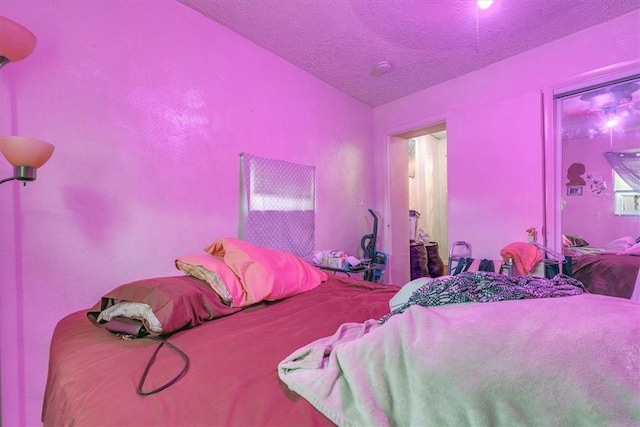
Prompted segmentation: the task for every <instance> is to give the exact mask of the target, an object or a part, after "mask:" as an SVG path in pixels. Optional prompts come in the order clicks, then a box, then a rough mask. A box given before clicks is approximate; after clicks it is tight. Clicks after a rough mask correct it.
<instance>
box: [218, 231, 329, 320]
mask: <svg viewBox="0 0 640 427" xmlns="http://www.w3.org/2000/svg"><path fill="white" fill-rule="evenodd" d="M205 251H206V252H207V253H209V254H210V255H213V256H214V257H217V258H218V259H223V260H224V263H225V264H226V265H227V266H228V267H229V268H230V269H231V270H232V271H233V273H235V276H236V277H237V278H238V279H239V285H238V283H237V282H236V283H231V286H230V285H229V284H228V283H226V282H225V284H226V285H227V289H228V291H229V293H230V294H231V297H232V299H233V302H232V304H231V306H232V307H244V306H246V305H250V304H255V303H257V302H260V301H262V300H267V301H275V300H279V299H282V298H286V297H289V296H292V295H296V294H299V293H301V292H305V291H309V290H311V289H314V288H315V287H317V286H318V285H320V283H322V282H324V281H325V280H327V274H326V273H325V272H324V271H322V270H320V269H318V268H316V267H314V266H312V265H311V264H309V263H307V262H305V261H303V260H301V259H300V258H298V257H297V256H295V255H293V254H291V253H289V252H284V251H280V250H277V249H272V248H265V247H262V246H257V245H254V244H252V243H249V242H245V241H244V240H240V239H236V238H232V237H225V238H222V239H219V240H217V241H215V242H213V243H212V244H211V245H210V246H209V247H207V248H205ZM223 281H224V279H223Z"/></svg>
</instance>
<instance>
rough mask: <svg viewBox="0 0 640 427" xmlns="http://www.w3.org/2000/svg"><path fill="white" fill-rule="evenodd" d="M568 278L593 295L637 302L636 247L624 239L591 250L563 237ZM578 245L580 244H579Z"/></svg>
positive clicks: (639, 271)
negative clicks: (567, 261) (579, 283)
mask: <svg viewBox="0 0 640 427" xmlns="http://www.w3.org/2000/svg"><path fill="white" fill-rule="evenodd" d="M563 241H570V242H571V244H568V245H565V247H564V254H565V256H568V257H571V266H572V275H573V277H575V278H576V279H578V280H580V281H581V282H582V283H584V285H585V288H586V289H587V290H588V291H589V292H591V293H595V294H602V295H609V296H614V297H620V298H627V299H632V300H636V301H640V243H636V239H634V238H632V237H630V236H627V237H622V238H619V239H616V240H614V241H612V242H609V243H608V244H606V245H605V246H603V247H591V246H588V243H587V242H586V241H584V239H580V238H578V237H577V236H564V238H563ZM580 242H582V243H580Z"/></svg>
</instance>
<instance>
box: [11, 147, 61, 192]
mask: <svg viewBox="0 0 640 427" xmlns="http://www.w3.org/2000/svg"><path fill="white" fill-rule="evenodd" d="M54 148H55V147H54V146H53V145H51V144H49V143H48V142H44V141H40V140H38V139H33V138H25V137H22V136H0V151H2V154H3V155H4V157H5V158H6V159H7V161H8V162H9V163H11V164H12V165H13V176H12V177H10V178H5V179H3V180H0V184H2V183H3V182H7V181H13V180H14V179H17V180H19V181H24V182H25V185H26V183H27V181H34V180H35V179H36V170H37V169H38V168H39V167H40V166H42V165H44V164H45V163H46V162H47V160H49V158H50V157H51V155H52V154H53V150H54Z"/></svg>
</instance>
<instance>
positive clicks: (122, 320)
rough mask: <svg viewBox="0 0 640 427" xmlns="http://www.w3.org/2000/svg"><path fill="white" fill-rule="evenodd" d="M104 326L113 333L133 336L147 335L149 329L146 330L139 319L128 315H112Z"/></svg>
mask: <svg viewBox="0 0 640 427" xmlns="http://www.w3.org/2000/svg"><path fill="white" fill-rule="evenodd" d="M104 327H105V328H106V329H107V330H108V331H110V332H113V333H115V334H122V335H131V336H132V337H135V338H142V337H145V336H147V335H149V331H147V329H146V328H145V327H144V324H143V323H142V322H141V321H140V320H138V319H131V318H129V317H123V316H115V317H112V318H111V319H110V320H109V321H108V322H107V323H106V324H105V325H104Z"/></svg>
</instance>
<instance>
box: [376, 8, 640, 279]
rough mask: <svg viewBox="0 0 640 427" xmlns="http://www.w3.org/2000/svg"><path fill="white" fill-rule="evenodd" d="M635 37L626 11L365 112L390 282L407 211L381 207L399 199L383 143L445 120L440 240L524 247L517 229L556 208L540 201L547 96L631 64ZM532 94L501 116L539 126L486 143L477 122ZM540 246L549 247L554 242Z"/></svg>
mask: <svg viewBox="0 0 640 427" xmlns="http://www.w3.org/2000/svg"><path fill="white" fill-rule="evenodd" d="M638 28H640V11H635V12H632V13H630V14H627V15H623V16H621V17H619V18H617V19H614V20H612V21H609V22H606V23H604V24H601V25H598V26H595V27H591V28H588V29H586V30H584V31H581V32H579V33H576V34H573V35H570V36H568V37H565V38H563V39H560V40H557V41H555V42H552V43H549V44H546V45H543V46H540V47H538V48H535V49H532V50H530V51H527V52H525V53H523V54H520V55H517V56H514V57H511V58H507V59H505V60H503V61H500V62H498V63H496V64H493V65H490V66H488V67H486V68H483V69H481V70H478V71H475V72H472V73H469V74H467V75H464V76H461V77H459V78H456V79H452V80H449V81H447V82H444V83H442V84H440V85H437V86H435V87H432V88H429V89H426V90H424V91H421V92H417V93H415V94H412V95H409V96H407V97H405V98H402V99H400V100H397V101H394V102H391V103H388V104H385V105H382V106H380V107H377V108H375V109H374V136H375V141H376V152H375V155H376V162H375V168H376V170H377V171H378V172H379V173H378V174H377V175H376V183H377V186H376V188H377V189H378V192H377V199H376V208H377V209H378V210H380V211H381V212H384V214H383V218H381V219H382V220H383V223H384V225H385V226H384V227H381V229H382V230H384V231H385V235H384V236H381V242H382V245H383V246H384V247H385V248H386V250H387V251H388V252H389V253H390V258H389V263H390V276H391V277H390V279H391V281H393V282H396V283H402V282H404V280H406V278H407V277H408V274H409V273H408V271H409V269H408V260H407V259H406V256H405V254H406V252H407V250H405V246H407V242H406V232H407V231H406V229H407V227H408V225H404V224H405V223H406V222H407V219H406V218H407V215H408V214H407V209H408V207H406V209H405V208H404V207H403V206H397V204H395V205H394V203H389V201H393V200H402V197H400V198H397V199H394V196H393V194H394V192H395V191H396V188H395V187H396V184H395V181H394V180H395V179H396V178H395V177H394V176H393V174H392V176H390V177H389V178H388V174H389V173H393V169H389V168H388V167H387V165H391V167H393V165H396V164H397V161H395V160H394V159H390V158H389V153H394V152H396V151H397V150H392V149H390V148H389V146H390V144H391V145H392V144H395V143H398V142H397V141H398V138H390V137H389V136H390V135H398V134H401V133H403V132H407V131H409V130H411V129H415V128H419V127H423V126H426V125H429V124H432V123H436V122H439V121H442V120H446V121H447V147H448V157H447V161H448V169H449V182H448V184H449V188H448V190H449V241H450V242H451V241H455V240H470V241H471V242H472V244H473V248H474V255H476V256H477V257H494V256H496V255H497V254H496V250H499V249H500V247H501V246H504V245H506V244H507V243H509V242H511V241H515V240H518V241H522V240H524V239H525V238H526V236H525V233H524V231H525V230H526V228H528V227H530V226H535V227H537V228H538V229H541V228H542V227H543V225H544V213H545V212H546V213H547V215H550V214H549V212H550V211H551V210H552V208H553V206H554V205H555V204H558V203H559V198H558V197H557V195H555V194H551V193H550V194H551V195H547V194H546V193H545V186H546V188H547V189H549V188H550V187H549V186H553V185H554V184H553V182H554V181H553V180H554V179H555V177H554V176H553V173H552V172H553V170H555V164H556V163H555V162H556V156H555V146H554V140H553V136H552V135H551V134H550V130H549V129H551V127H552V126H551V125H552V123H553V111H552V108H549V102H550V100H551V99H552V93H553V92H552V91H553V89H556V88H560V87H564V86H566V85H567V84H569V83H570V84H575V83H578V82H580V81H582V80H584V79H586V78H587V76H588V75H590V74H592V73H593V72H594V70H601V69H604V68H606V67H611V66H612V65H615V64H623V63H628V62H633V61H638V60H639V59H640V32H639V31H638ZM470 60H472V59H470ZM434 66H435V67H437V64H434ZM615 68H616V67H612V71H613V70H614V69H615ZM603 72H604V71H603ZM603 72H601V74H602V73H603ZM534 93H538V94H544V100H543V102H542V104H541V105H540V108H539V109H535V108H534V109H532V108H531V104H530V103H518V102H514V103H513V105H512V106H511V107H510V108H507V109H506V111H507V112H508V113H509V115H510V116H511V117H517V116H518V115H520V116H521V117H520V118H518V120H519V121H520V122H525V123H526V122H528V123H529V126H533V123H534V122H536V121H539V120H540V118H541V111H542V107H543V106H544V113H543V115H542V117H543V118H544V122H543V123H542V124H540V125H539V126H538V128H537V129H535V128H533V129H528V130H527V140H526V141H523V140H522V139H520V138H519V132H520V131H521V130H522V129H521V128H520V127H518V126H513V125H512V124H511V123H510V122H509V120H504V121H502V122H501V123H499V122H495V123H494V124H493V125H494V126H495V127H494V129H495V130H496V131H498V132H496V135H492V134H491V133H487V132H490V131H491V129H487V122H486V121H487V120H488V119H495V117H496V116H497V115H499V114H502V112H505V103H507V104H508V103H509V102H511V100H517V99H519V98H520V99H521V98H522V97H524V96H526V94H534ZM532 132H535V135H533V134H532ZM532 135H533V136H532ZM531 138H533V139H531ZM543 148H544V149H545V150H546V156H543V152H542V150H543ZM496 159H500V161H499V162H497V161H496ZM479 165H486V167H484V168H481V167H479ZM543 165H544V166H545V170H546V171H547V172H546V178H550V177H551V179H552V181H549V182H547V183H545V186H543V181H542V180H543V178H545V176H543V173H542V170H543ZM479 171H481V172H482V173H478V172H479ZM390 182H391V184H390ZM388 194H390V195H391V196H390V197H387V195H388ZM496 194H501V196H499V197H496ZM514 194H517V195H518V197H517V199H518V201H519V202H520V203H526V204H527V205H529V206H531V207H532V209H535V212H533V213H532V212H529V211H528V210H524V211H523V210H521V209H519V208H518V205H516V204H515V203H513V195H514ZM483 195H486V196H487V197H483ZM514 211H515V213H514ZM394 212H396V213H395V214H394ZM551 220H553V221H554V224H550V223H549V221H547V224H546V228H547V229H549V230H551V229H552V228H553V227H554V226H555V222H557V220H556V219H554V218H551ZM396 231H399V232H396ZM546 237H547V238H550V240H555V236H554V235H552V236H549V235H547V236H546Z"/></svg>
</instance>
